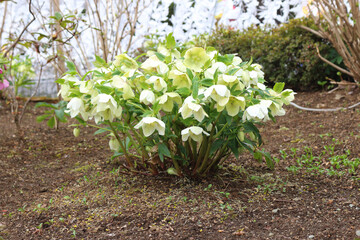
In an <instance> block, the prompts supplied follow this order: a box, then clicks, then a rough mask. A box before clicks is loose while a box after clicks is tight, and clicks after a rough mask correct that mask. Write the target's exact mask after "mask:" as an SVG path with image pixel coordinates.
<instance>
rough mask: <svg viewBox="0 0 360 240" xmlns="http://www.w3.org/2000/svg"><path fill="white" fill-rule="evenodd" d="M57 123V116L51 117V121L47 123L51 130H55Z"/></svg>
mask: <svg viewBox="0 0 360 240" xmlns="http://www.w3.org/2000/svg"><path fill="white" fill-rule="evenodd" d="M55 122H56V119H55V116H53V117H51V118H50V119H49V121H47V125H48V126H49V127H50V128H54V127H55Z"/></svg>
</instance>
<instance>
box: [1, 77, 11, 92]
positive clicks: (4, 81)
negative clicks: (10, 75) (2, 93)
mask: <svg viewBox="0 0 360 240" xmlns="http://www.w3.org/2000/svg"><path fill="white" fill-rule="evenodd" d="M7 87H9V82H8V80H6V79H3V81H2V82H0V90H3V89H5V88H7Z"/></svg>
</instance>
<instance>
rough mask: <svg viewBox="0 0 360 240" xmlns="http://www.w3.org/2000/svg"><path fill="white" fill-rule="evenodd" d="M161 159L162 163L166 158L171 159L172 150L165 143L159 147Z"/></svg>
mask: <svg viewBox="0 0 360 240" xmlns="http://www.w3.org/2000/svg"><path fill="white" fill-rule="evenodd" d="M158 151H159V157H160V160H161V161H162V162H164V156H166V157H171V154H170V150H169V149H168V147H167V146H166V145H165V144H164V143H160V144H159V145H158Z"/></svg>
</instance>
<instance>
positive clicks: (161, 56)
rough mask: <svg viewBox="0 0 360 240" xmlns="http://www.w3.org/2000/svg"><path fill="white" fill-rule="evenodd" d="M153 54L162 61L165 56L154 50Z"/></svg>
mask: <svg viewBox="0 0 360 240" xmlns="http://www.w3.org/2000/svg"><path fill="white" fill-rule="evenodd" d="M155 55H156V56H157V58H158V59H159V60H160V61H162V62H163V61H164V60H165V56H164V55H163V54H161V53H158V52H156V53H155Z"/></svg>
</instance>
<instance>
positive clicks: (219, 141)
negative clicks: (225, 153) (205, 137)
mask: <svg viewBox="0 0 360 240" xmlns="http://www.w3.org/2000/svg"><path fill="white" fill-rule="evenodd" d="M224 142H225V141H224V140H223V139H217V140H216V141H215V142H214V143H213V144H212V145H211V148H210V155H211V154H213V153H214V152H216V150H218V149H219V148H220V147H221V146H222V145H223V144H224Z"/></svg>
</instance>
